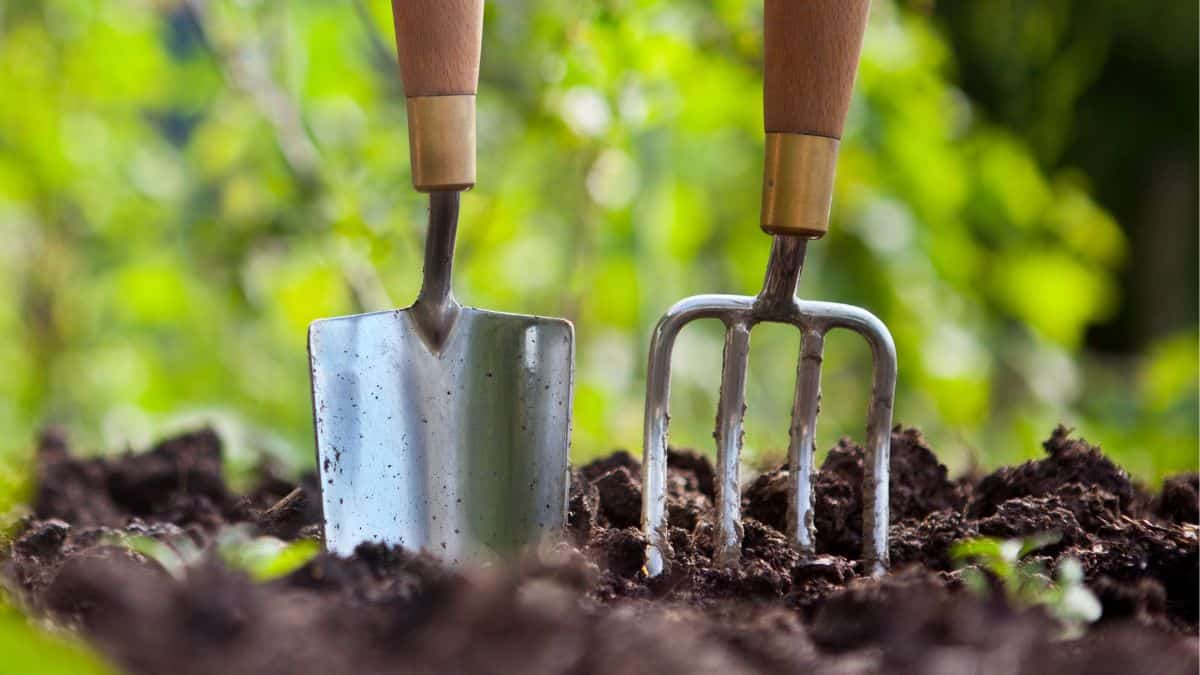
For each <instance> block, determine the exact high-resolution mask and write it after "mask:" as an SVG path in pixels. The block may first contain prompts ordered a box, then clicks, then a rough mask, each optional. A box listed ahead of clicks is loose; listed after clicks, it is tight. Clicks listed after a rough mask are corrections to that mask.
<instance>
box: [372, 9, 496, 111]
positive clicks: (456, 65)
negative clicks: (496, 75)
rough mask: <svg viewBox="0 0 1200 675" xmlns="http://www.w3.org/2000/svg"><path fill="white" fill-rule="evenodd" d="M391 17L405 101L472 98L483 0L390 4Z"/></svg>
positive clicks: (477, 68) (476, 85)
mask: <svg viewBox="0 0 1200 675" xmlns="http://www.w3.org/2000/svg"><path fill="white" fill-rule="evenodd" d="M392 18H393V19H394V21H395V25H396V53H397V55H398V56H399V59H400V78H401V79H402V80H403V81H404V95H405V96H408V97H410V98H411V97H413V96H453V95H456V94H474V93H475V91H476V90H477V89H478V88H479V51H480V46H481V44H482V42H483V0H392Z"/></svg>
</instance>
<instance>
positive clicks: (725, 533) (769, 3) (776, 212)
mask: <svg viewBox="0 0 1200 675" xmlns="http://www.w3.org/2000/svg"><path fill="white" fill-rule="evenodd" d="M869 4H870V1H869V0H805V1H804V2H797V1H795V0H766V6H765V11H764V18H763V22H764V29H765V35H764V44H765V50H764V51H765V55H764V56H765V58H764V71H765V78H764V80H765V81H764V87H763V89H764V92H763V93H764V96H763V100H764V108H765V122H766V131H767V139H766V165H765V171H764V178H763V199H762V229H763V230H764V231H765V232H767V233H768V234H771V235H773V237H774V240H773V242H772V245H771V254H770V259H769V262H768V263H767V272H766V278H765V280H764V281H763V287H762V290H761V291H759V293H758V295H757V296H755V297H749V296H737V295H698V296H694V297H690V298H686V299H684V300H682V301H680V302H678V303H676V304H675V306H673V307H671V309H669V310H667V313H666V314H665V315H663V317H662V318H661V319H660V320H659V322H658V325H657V326H656V327H655V329H654V334H653V337H652V339H651V342H650V360H649V367H648V372H647V382H646V419H645V437H644V446H643V452H644V462H643V469H642V470H643V485H644V492H643V502H642V527H643V529H644V531H645V535H646V539H647V548H646V572H647V574H649V575H650V576H656V575H658V574H660V573H661V572H662V571H663V569H664V567H665V565H667V564H669V562H670V555H671V550H670V542H669V540H668V538H667V536H666V534H667V533H666V530H667V513H666V483H667V460H666V455H667V432H668V428H667V427H668V418H669V415H668V401H669V398H670V387H671V385H670V375H671V351H672V349H673V347H674V344H675V338H676V337H677V336H678V334H679V331H680V330H681V329H682V328H683V327H684V326H685V325H687V324H688V323H690V322H692V321H695V320H696V319H720V320H721V321H722V322H723V323H724V324H725V354H724V363H723V364H722V368H721V391H720V399H719V402H718V405H717V426H716V433H715V434H714V436H715V437H716V439H717V474H718V481H717V494H716V497H717V522H716V531H715V541H714V553H713V560H714V562H715V563H716V564H718V565H721V566H726V567H733V566H736V565H737V564H738V562H739V558H740V554H741V545H742V526H741V495H740V492H739V476H738V473H739V471H738V463H739V459H740V454H741V449H742V424H743V418H744V416H745V388H746V387H745V385H746V369H747V363H748V360H749V354H750V331H751V329H752V328H753V327H754V326H755V325H756V324H759V323H763V322H774V323H786V324H791V325H794V326H796V327H798V328H799V329H800V334H801V348H800V363H799V365H798V366H797V371H796V393H795V399H794V402H793V406H792V424H791V434H790V435H791V438H790V443H789V446H788V466H789V469H790V471H789V480H788V516H787V529H788V533H787V534H788V539H789V541H790V542H791V544H792V546H793V547H794V548H796V549H797V550H799V551H800V552H802V553H809V554H811V553H814V552H815V531H814V527H813V503H814V493H813V480H812V477H813V472H814V465H813V451H814V449H815V443H816V421H817V413H818V411H819V407H820V396H821V394H820V389H821V359H822V351H823V347H824V341H825V334H826V333H828V332H829V331H830V330H832V329H834V328H848V329H850V330H852V331H854V332H856V333H858V334H860V335H862V336H863V337H864V338H865V339H866V340H867V343H868V344H869V345H870V348H871V355H872V358H873V360H874V381H873V383H872V394H871V403H870V407H869V411H868V417H867V447H866V452H867V456H866V461H865V464H866V466H865V471H864V485H863V502H864V503H863V560H864V562H865V563H866V564H867V566H868V569H870V570H871V572H872V573H880V572H882V571H883V570H884V569H886V567H887V562H888V546H887V538H888V459H889V454H890V443H891V424H892V400H893V397H894V395H895V389H896V348H895V346H894V344H893V342H892V337H891V334H890V333H889V332H888V329H887V327H886V326H884V324H883V322H881V321H880V320H879V319H878V318H876V317H875V316H874V315H873V314H871V313H870V312H868V311H866V310H864V309H862V308H860V307H854V306H850V305H843V304H838V303H832V302H815V301H808V300H800V299H798V298H796V296H795V291H796V284H797V282H798V281H799V279H800V272H801V269H802V268H803V266H804V254H805V250H806V246H807V243H808V240H809V239H817V238H820V237H821V236H822V235H824V234H825V232H826V230H827V229H828V226H829V213H830V208H831V204H832V200H833V183H834V181H833V177H834V168H835V165H836V163H837V150H838V139H839V138H840V137H841V132H842V128H843V126H844V123H845V118H846V112H847V110H848V108H849V104H850V93H851V89H852V88H853V85H854V74H855V70H856V68H857V64H858V53H859V49H860V47H861V45H862V37H863V33H864V31H865V29H866V20H867V11H868V7H869Z"/></svg>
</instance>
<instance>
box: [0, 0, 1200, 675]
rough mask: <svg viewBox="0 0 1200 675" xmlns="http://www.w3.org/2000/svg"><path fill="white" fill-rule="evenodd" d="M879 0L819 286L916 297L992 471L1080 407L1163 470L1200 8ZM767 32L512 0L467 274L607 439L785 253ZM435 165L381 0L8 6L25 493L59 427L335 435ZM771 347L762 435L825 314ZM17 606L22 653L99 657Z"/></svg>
mask: <svg viewBox="0 0 1200 675" xmlns="http://www.w3.org/2000/svg"><path fill="white" fill-rule="evenodd" d="M873 5H874V7H873V11H872V18H871V26H870V29H869V33H868V36H867V38H866V46H865V50H864V54H863V59H862V67H861V69H860V75H859V81H858V87H857V93H856V96H855V100H854V105H853V109H852V111H851V114H850V120H849V123H848V128H847V133H846V137H845V141H844V143H843V146H842V156H841V161H840V166H839V175H838V185H837V198H836V213H835V217H834V221H835V222H834V223H833V228H832V231H831V234H830V235H829V236H828V237H827V238H826V239H825V240H823V241H821V242H820V243H818V244H815V245H813V246H812V247H810V251H811V253H810V264H809V266H808V269H807V270H806V273H805V276H804V279H803V281H802V284H801V289H800V290H801V293H802V294H803V295H804V296H806V297H811V298H823V299H831V300H840V301H844V302H850V303H854V304H859V305H862V306H865V307H867V308H869V309H871V310H872V311H874V312H876V313H877V314H879V315H880V316H881V317H882V318H883V319H884V320H885V321H886V323H887V324H888V325H889V326H890V327H891V329H892V331H893V333H894V335H895V337H896V341H897V345H898V349H899V355H900V373H901V379H900V389H899V391H898V398H897V409H896V417H897V420H898V421H901V422H904V423H908V424H915V425H919V426H921V427H922V428H923V429H924V430H925V431H926V432H927V434H928V435H929V436H930V437H931V439H932V440H933V442H934V443H935V447H937V449H938V450H939V452H940V453H941V455H942V457H943V458H945V459H946V460H947V461H948V462H949V463H951V464H952V465H955V466H957V467H958V468H963V467H964V466H965V465H967V464H968V463H971V462H979V463H982V464H985V465H994V464H998V463H1002V462H1011V461H1015V460H1017V459H1021V458H1024V457H1029V456H1034V455H1036V454H1037V453H1038V445H1037V442H1038V440H1039V439H1041V438H1042V437H1043V436H1045V435H1046V434H1047V432H1048V431H1049V429H1050V428H1051V427H1052V426H1053V424H1055V423H1056V422H1059V421H1065V422H1067V423H1070V424H1073V425H1076V426H1077V427H1079V428H1080V429H1081V430H1082V431H1083V432H1085V433H1086V435H1087V436H1088V438H1090V439H1091V440H1093V441H1097V442H1100V443H1102V444H1103V445H1104V447H1105V449H1106V450H1107V451H1108V452H1109V453H1111V454H1113V455H1114V456H1116V458H1117V459H1118V460H1119V461H1121V462H1122V463H1123V464H1125V465H1126V466H1127V467H1129V468H1131V469H1132V470H1134V471H1135V472H1136V473H1138V474H1139V475H1140V476H1141V477H1142V478H1143V479H1145V480H1147V481H1152V480H1155V479H1156V478H1157V477H1159V476H1161V475H1162V474H1164V473H1168V472H1173V471H1179V470H1183V469H1188V468H1194V467H1195V466H1196V463H1197V457H1196V453H1197V377H1198V365H1197V328H1196V319H1195V304H1196V302H1195V281H1196V274H1195V265H1196V263H1195V259H1196V255H1195V244H1194V237H1195V232H1194V230H1195V229H1196V228H1195V219H1194V215H1195V206H1194V204H1195V184H1196V179H1195V165H1196V161H1195V148H1196V137H1195V120H1196V108H1195V103H1196V95H1195V86H1196V75H1195V64H1196V55H1195V54H1196V43H1195V39H1196V36H1195V30H1194V28H1195V25H1196V6H1195V4H1194V3H1191V4H1189V3H1167V4H1165V5H1163V6H1156V8H1155V10H1154V11H1153V12H1145V11H1139V9H1138V5H1137V3H1122V2H1119V1H1118V0H1096V1H1087V2H1084V1H1075V0H1063V1H1062V2H1036V1H1034V0H1021V1H1018V2H1012V1H1010V0H976V1H973V2H971V3H956V2H942V3H936V4H935V3H933V2H932V0H909V1H907V2H899V0H896V1H889V0H876V1H875V2H874V3H873ZM760 24H761V8H760V3H759V2H758V1H757V0H670V1H666V0H492V1H491V2H489V3H488V7H487V20H486V30H485V33H486V34H485V44H484V60H483V61H484V64H483V74H482V81H481V85H480V92H479V106H480V111H479V144H480V166H479V185H478V187H477V189H475V190H474V191H473V192H471V193H470V194H469V195H467V196H466V197H465V199H464V203H463V207H464V208H463V213H462V218H463V226H462V228H461V234H460V246H459V253H458V276H457V287H458V293H459V296H460V297H461V298H463V299H465V300H466V301H467V302H469V303H471V304H476V305H479V306H485V307H489V308H495V309H500V310H511V311H518V312H536V313H543V314H549V315H557V316H567V317H569V318H570V319H571V320H573V321H574V322H575V323H576V327H577V332H578V340H579V342H578V346H577V351H578V377H577V393H576V401H575V440H574V449H573V452H574V454H575V457H576V459H584V458H586V457H588V456H590V455H594V454H597V453H600V452H605V451H607V450H609V449H610V448H611V447H613V446H624V447H627V448H631V449H634V450H636V449H637V448H638V447H640V433H641V415H642V393H643V386H644V383H643V377H644V359H645V351H646V347H647V338H648V335H649V332H650V329H651V327H652V326H653V324H654V322H655V321H656V319H657V317H658V316H659V314H660V313H661V312H662V311H663V310H664V309H665V308H666V307H667V306H669V305H670V304H671V303H672V302H674V301H675V300H676V299H678V298H681V297H683V296H686V295H691V294H695V293H698V292H718V291H726V292H753V291H754V290H755V289H756V288H757V285H758V283H759V281H760V279H761V275H762V271H763V265H764V263H765V261H766V255H767V249H768V241H767V238H766V237H765V236H764V235H762V234H761V233H760V232H759V230H758V227H757V215H758V200H759V188H760V177H761V169H760V162H761V157H762V131H761V112H760V110H761V88H760V71H761V62H760V52H761V31H760ZM1114 64H1115V65H1114ZM1146 64H1150V65H1149V66H1147V65H1146ZM1163 64H1166V65H1165V66H1164V65H1163ZM1173 64H1176V65H1177V64H1183V65H1182V66H1181V67H1180V68H1176V67H1175V66H1174V65H1173ZM1121 68H1124V69H1125V71H1127V72H1124V76H1123V78H1121V77H1117V78H1112V77H1108V75H1106V74H1105V73H1110V72H1111V71H1114V70H1115V71H1116V72H1117V75H1122V71H1121V70H1120V69H1121ZM1131 73H1132V74H1131ZM1147 73H1153V74H1154V76H1153V77H1147V75H1146V74H1147ZM1180 92H1182V93H1180ZM1189 99H1190V100H1189ZM1172 120H1174V122H1173V123H1174V124H1175V126H1171V124H1172ZM1181 120H1182V121H1181ZM1181 129H1182V133H1183V134H1184V135H1183V136H1179V133H1181V132H1180V131H1179V130H1181ZM1097 139H1098V140H1097ZM1189 143H1190V146H1189ZM1114 147H1115V148H1117V149H1119V155H1120V156H1121V157H1122V158H1123V161H1116V162H1114V161H1112V160H1111V159H1110V157H1111V156H1112V148H1114ZM1179 148H1183V149H1182V150H1181V151H1180V150H1179ZM1153 149H1158V150H1164V151H1167V152H1168V153H1170V152H1174V153H1176V154H1179V153H1180V152H1181V153H1182V154H1181V156H1182V158H1183V160H1182V166H1183V167H1184V169H1185V170H1184V173H1183V174H1182V175H1183V176H1184V179H1183V183H1182V184H1183V186H1184V187H1183V190H1184V193H1185V194H1184V198H1183V201H1182V202H1181V203H1184V204H1192V205H1193V206H1191V207H1190V209H1191V213H1190V214H1188V213H1185V214H1184V216H1183V220H1182V221H1181V222H1183V223H1184V225H1185V231H1184V233H1185V234H1187V235H1188V236H1187V237H1184V238H1183V240H1179V239H1177V238H1175V237H1174V236H1173V235H1164V236H1159V237H1158V238H1157V239H1155V238H1153V237H1146V236H1143V235H1144V233H1145V231H1144V230H1143V229H1142V228H1143V226H1146V221H1148V222H1149V225H1148V227H1150V228H1151V229H1152V230H1154V231H1158V229H1156V225H1155V224H1156V223H1157V222H1159V221H1158V220H1156V218H1157V216H1155V215H1154V214H1156V213H1159V211H1153V210H1152V211H1151V216H1148V217H1146V218H1142V219H1141V220H1136V219H1134V218H1133V217H1132V216H1129V215H1128V214H1130V213H1133V212H1134V211H1135V210H1136V204H1132V202H1130V200H1129V199H1127V198H1124V197H1121V196H1120V195H1125V194H1127V193H1128V191H1125V192H1122V188H1123V187H1124V186H1126V185H1127V184H1128V183H1129V181H1131V180H1138V179H1139V178H1142V177H1144V176H1146V175H1149V173H1150V171H1149V169H1147V168H1146V165H1145V163H1144V162H1143V163H1139V160H1140V159H1146V158H1147V157H1151V152H1150V151H1151V150H1153ZM1105 151H1108V154H1107V155H1106V154H1105ZM408 171H409V168H408V157H407V137H406V129H405V118H404V105H403V94H402V91H401V87H400V84H399V82H398V77H397V75H396V69H395V66H394V50H393V46H392V37H391V29H390V12H389V8H388V3H387V2H385V1H384V0H346V1H345V2H325V1H320V0H290V1H289V2H267V1H265V0H103V1H100V0H7V1H5V2H2V3H0V294H2V295H3V297H5V298H7V299H8V301H7V302H5V303H2V304H0V459H2V460H3V461H2V462H0V468H2V470H0V494H3V495H4V497H5V499H4V504H3V506H5V507H8V506H11V505H12V504H13V503H14V502H15V501H19V500H20V499H22V495H26V494H28V489H29V485H30V467H29V461H28V460H29V457H30V448H31V446H32V439H33V437H34V434H35V433H36V431H37V429H38V428H39V427H40V426H42V425H44V424H47V423H63V424H66V425H69V427H70V428H71V429H72V430H73V431H74V433H75V435H76V438H77V441H78V443H79V444H80V445H81V446H82V447H84V448H88V449H91V450H96V451H100V450H103V449H121V448H124V447H143V446H145V445H146V444H148V443H149V442H150V441H151V440H152V439H153V438H155V437H156V436H158V435H161V434H163V433H166V432H168V431H170V430H172V429H177V428H180V427H184V426H193V425H196V424H199V423H205V422H207V423H211V424H215V425H216V426H217V427H218V428H219V429H220V430H221V431H222V433H223V434H224V435H225V438H226V439H227V441H228V444H229V451H230V460H231V468H232V469H233V472H234V473H235V474H237V473H238V472H239V469H242V470H244V469H247V468H249V467H250V466H252V465H253V464H254V463H256V462H257V461H258V460H259V459H260V458H261V457H262V453H264V452H265V453H269V454H271V455H274V456H276V457H279V458H282V459H284V460H286V461H289V462H290V463H291V464H292V465H293V466H294V467H295V468H297V469H302V468H304V467H306V466H308V465H309V464H311V461H312V459H311V456H312V451H311V418H310V408H309V394H308V374H307V365H306V356H305V349H304V336H305V329H306V326H307V324H308V322H309V321H311V320H313V319H315V318H318V317H326V316H333V315H338V314H345V313H351V312H359V311H367V310H376V309H383V308H390V307H394V306H403V305H405V304H407V303H408V302H409V301H411V299H412V298H413V297H415V294H416V291H417V287H418V283H419V275H420V251H421V241H422V234H423V225H424V223H423V218H424V212H425V203H424V200H423V198H422V197H420V196H418V195H417V194H415V193H414V192H413V191H412V190H411V189H410V187H409V184H410V182H409V174H408ZM1187 171H1191V173H1190V174H1189V173H1187ZM1188 176H1191V178H1190V179H1188ZM1099 197H1105V199H1099ZM1168 201H1169V200H1168ZM1175 201H1176V202H1179V200H1178V199H1176V200H1175ZM1101 204H1107V205H1110V208H1111V209H1113V210H1111V211H1110V210H1106V208H1105V207H1103V206H1101ZM1118 212H1119V213H1120V214H1121V215H1120V216H1119V217H1117V216H1115V215H1114V214H1117V213H1118ZM1168 215H1169V214H1168ZM1178 220H1179V219H1178V218H1176V221H1178ZM1189 228H1190V229H1189ZM1162 231H1163V232H1168V230H1165V229H1163V230H1162ZM1131 235H1137V236H1131ZM1146 241H1149V242H1151V243H1152V244H1153V242H1155V241H1157V242H1159V243H1158V245H1157V246H1158V248H1154V246H1149V248H1147V246H1148V245H1142V244H1141V243H1139V242H1146ZM1181 246H1183V247H1185V248H1184V249H1183V253H1182V256H1180V255H1178V253H1179V251H1180V250H1181V249H1180V247H1181ZM1186 247H1190V249H1187V248H1186ZM1172 253H1175V254H1176V255H1174V256H1173V257H1172V256H1171V255H1170V254H1172ZM1168 259H1171V260H1182V261H1183V265H1182V267H1179V266H1178V265H1176V266H1171V265H1168V264H1166V262H1165V261H1166V260H1168ZM1160 261H1163V262H1162V267H1161V268H1157V267H1156V265H1157V264H1158V263H1159V262H1160ZM1138 270H1149V272H1148V273H1142V274H1138ZM1181 270H1182V271H1181ZM1156 275H1158V276H1159V277H1162V276H1165V277H1166V279H1165V281H1164V280H1163V279H1162V278H1156ZM1139 279H1140V280H1141V281H1140V282H1139V281H1138V280H1139ZM1146 279H1149V280H1150V281H1149V282H1147V281H1146ZM1151 282H1153V283H1151ZM1161 288H1165V289H1167V291H1168V292H1167V293H1166V294H1162V293H1159V292H1158V291H1157V290H1156V289H1161ZM1147 289H1149V290H1147ZM1168 305H1169V307H1168ZM1180 307H1182V310H1181V309H1180ZM1167 310H1170V311H1167ZM1180 317H1182V319H1181V318H1180ZM720 340H721V337H720V333H719V331H718V330H717V328H716V327H714V326H708V327H704V328H696V329H692V330H689V331H688V332H687V333H685V335H684V336H683V338H681V341H680V343H679V347H678V353H677V358H676V363H675V368H676V377H675V388H674V399H673V405H674V416H673V422H674V424H673V431H674V441H675V442H676V443H677V444H681V445H692V446H696V447H701V448H708V447H710V446H711V440H710V438H709V433H710V425H711V421H712V417H713V411H714V408H715V394H716V388H717V377H718V370H719V368H718V364H719V360H720V356H721V354H720V351H721V342H720ZM754 340H755V344H754V352H753V356H752V364H751V369H752V372H751V378H750V389H749V397H750V407H749V418H748V436H747V445H748V448H749V450H750V451H751V452H752V453H757V454H758V455H759V456H760V457H762V456H768V455H772V454H774V453H778V451H779V450H780V449H781V448H783V447H784V446H785V443H786V433H787V428H788V418H787V415H788V409H789V404H790V399H791V391H792V375H793V364H794V362H795V358H796V355H797V351H798V345H797V336H796V335H795V334H794V333H792V332H791V331H789V330H786V329H782V328H776V329H771V328H762V329H760V330H759V331H757V332H756V333H755V339H754ZM1113 346H1116V349H1115V350H1113V349H1106V350H1104V351H1101V349H1099V348H1103V347H1113ZM868 367H869V364H868V362H867V353H866V350H865V348H864V346H863V345H860V344H858V343H857V342H856V340H855V339H854V338H852V337H849V336H845V337H839V338H835V339H832V340H831V341H830V344H829V348H828V357H827V360H826V369H825V376H824V381H825V398H824V405H823V407H824V410H823V415H822V418H821V423H820V425H821V434H820V435H821V441H822V445H826V446H827V445H829V444H831V443H832V441H833V440H834V439H835V438H836V437H837V436H839V435H841V434H851V435H856V436H858V435H861V429H862V425H863V421H864V420H863V415H864V411H865V406H866V395H867V391H866V387H867V382H868V381H869V378H868V372H867V368H868ZM0 609H2V610H3V614H4V616H5V617H6V618H5V621H6V622H7V623H6V624H5V625H2V626H0V639H3V640H7V642H6V644H10V646H13V645H16V646H13V649H9V650H8V651H9V652H12V653H13V654H14V655H15V656H14V657H13V658H16V659H17V661H16V662H14V663H26V662H27V665H28V667H26V668H24V669H25V670H28V669H30V668H32V669H40V670H41V671H42V672H50V671H54V672H83V669H90V668H95V669H97V670H98V671H99V670H102V668H101V667H100V666H98V665H96V664H95V663H94V662H93V660H92V659H91V657H89V656H88V655H86V654H84V653H82V652H78V651H76V650H75V649H74V648H70V647H67V648H57V647H54V648H50V647H53V646H55V645H57V644H58V643H57V642H56V640H55V639H54V638H50V637H47V636H44V635H43V634H41V633H40V632H38V631H37V629H36V628H35V627H33V626H31V625H29V624H28V623H27V622H26V620H25V619H24V618H23V617H22V616H20V614H19V613H18V612H17V611H16V610H15V609H12V608H8V607H7V606H4V607H0ZM30 649H33V651H30ZM13 650H16V651H13ZM35 652H36V653H35ZM35 664H36V665H35ZM15 667H18V668H19V669H20V668H21V667H20V666H15Z"/></svg>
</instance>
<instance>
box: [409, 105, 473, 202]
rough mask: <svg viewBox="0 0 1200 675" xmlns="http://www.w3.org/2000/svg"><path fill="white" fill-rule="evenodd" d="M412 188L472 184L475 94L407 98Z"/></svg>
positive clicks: (468, 186)
mask: <svg viewBox="0 0 1200 675" xmlns="http://www.w3.org/2000/svg"><path fill="white" fill-rule="evenodd" d="M408 146H409V156H410V159H411V161H412V179H413V187H415V188H416V189H417V190H418V191H420V192H435V191H461V190H469V189H471V188H472V187H474V185H475V95H474V94H461V95H454V96H412V97H410V98H409V99H408Z"/></svg>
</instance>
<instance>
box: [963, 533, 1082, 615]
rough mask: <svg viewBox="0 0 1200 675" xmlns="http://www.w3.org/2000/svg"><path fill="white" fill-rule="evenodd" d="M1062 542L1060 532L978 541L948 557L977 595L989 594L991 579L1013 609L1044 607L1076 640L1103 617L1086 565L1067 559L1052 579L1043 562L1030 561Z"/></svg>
mask: <svg viewBox="0 0 1200 675" xmlns="http://www.w3.org/2000/svg"><path fill="white" fill-rule="evenodd" d="M1060 539H1061V535H1059V534H1058V533H1046V534H1039V535H1035V536H1032V537H1027V538H1025V539H994V538H990V537H980V538H977V539H967V540H964V541H960V542H958V543H957V544H955V545H954V547H953V548H952V549H951V551H950V555H951V556H952V557H953V558H954V560H955V562H956V563H957V564H958V567H959V569H962V571H963V582H964V583H965V584H966V585H967V588H969V589H971V590H972V591H973V592H974V593H975V594H976V595H979V596H983V597H986V596H987V595H989V594H990V593H991V588H992V584H991V582H990V581H989V576H990V577H991V578H992V579H995V580H996V581H998V582H999V584H1000V589H1001V591H1002V592H1003V593H1004V597H1005V598H1006V599H1007V600H1008V602H1009V603H1011V604H1012V605H1013V606H1014V607H1034V606H1041V607H1044V608H1045V609H1046V610H1047V611H1048V612H1049V613H1050V614H1051V615H1052V616H1054V617H1055V618H1057V619H1058V620H1059V621H1060V622H1062V624H1063V626H1064V628H1065V633H1066V634H1065V635H1064V637H1074V636H1077V635H1079V634H1081V633H1082V631H1083V627H1084V626H1085V625H1087V624H1089V623H1093V622H1095V621H1096V620H1097V619H1099V618H1100V614H1101V611H1102V608H1101V606H1100V601H1099V600H1098V599H1097V598H1096V596H1095V594H1093V593H1092V591H1091V590H1090V589H1088V587H1087V586H1085V585H1084V583H1083V567H1082V566H1081V565H1080V564H1079V561H1078V560H1076V559H1074V558H1071V557H1063V558H1062V559H1060V560H1059V562H1058V567H1057V570H1056V571H1055V576H1054V578H1051V576H1050V574H1049V573H1048V571H1047V570H1046V565H1045V563H1044V562H1043V561H1042V560H1040V559H1033V560H1031V559H1029V558H1028V556H1029V554H1030V553H1033V552H1034V551H1036V550H1038V549H1040V548H1043V547H1045V546H1049V545H1050V544H1054V543H1057V542H1058V541H1059V540H1060Z"/></svg>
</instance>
